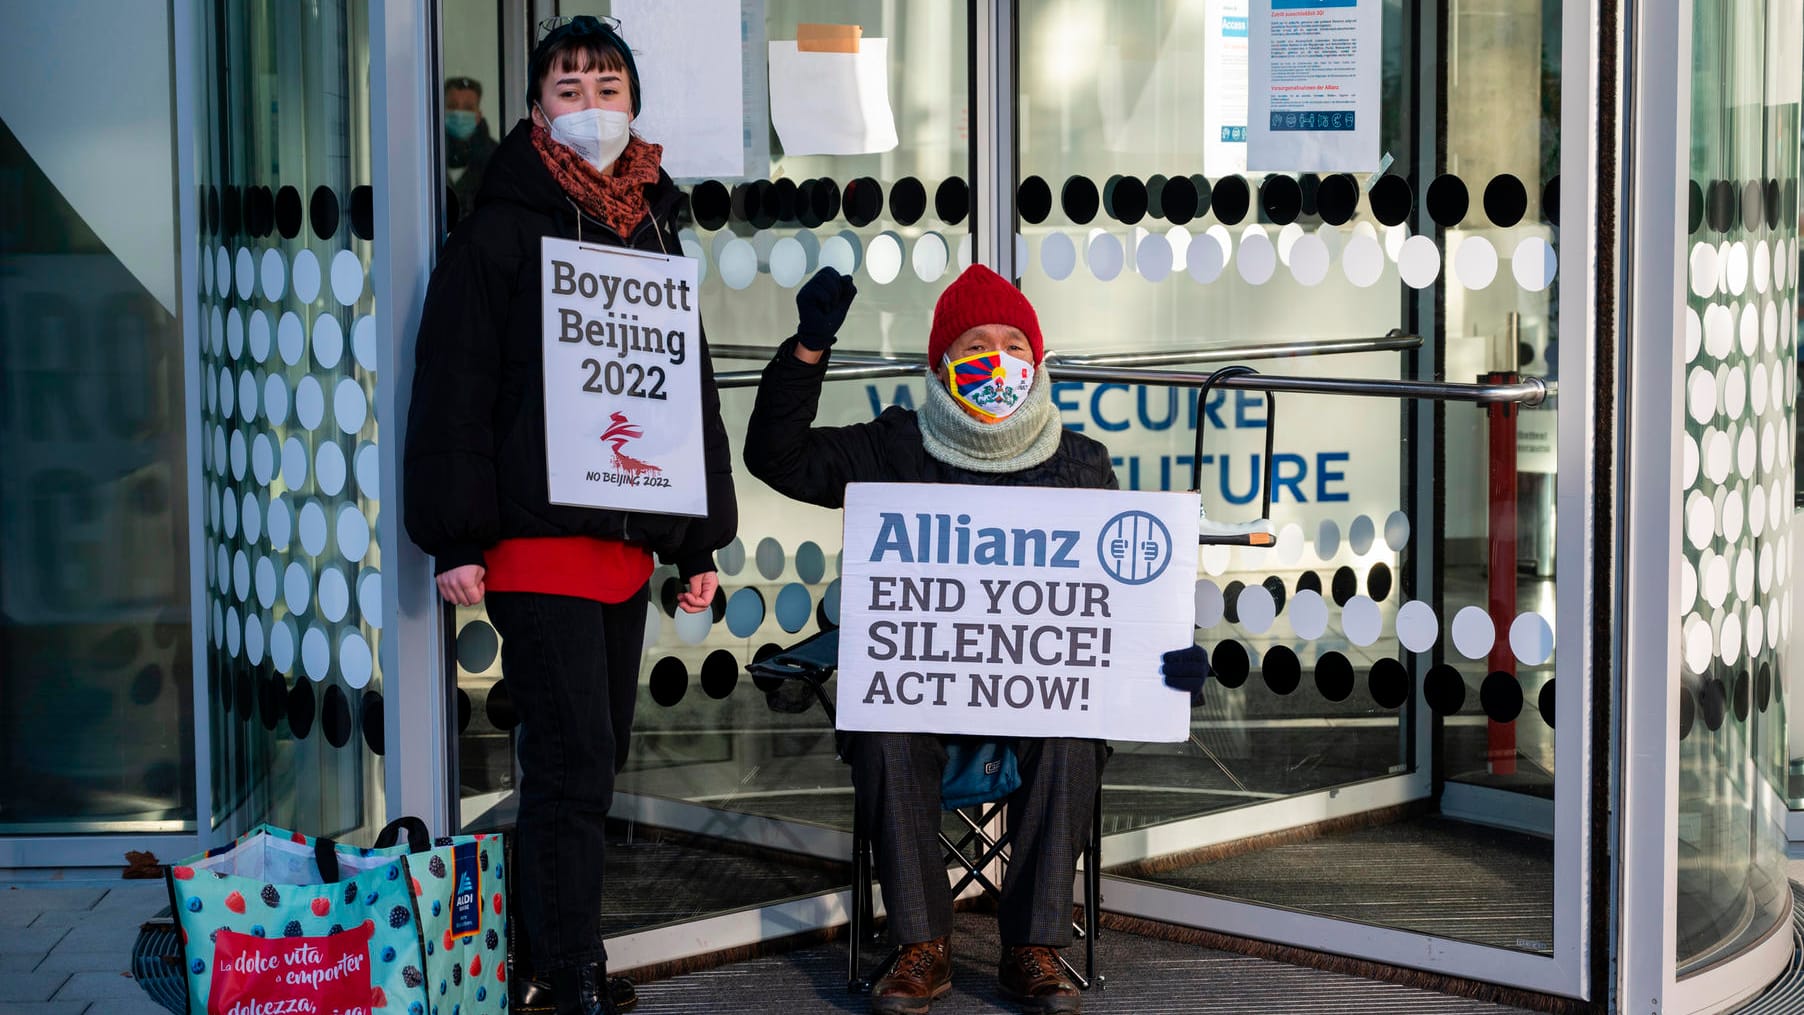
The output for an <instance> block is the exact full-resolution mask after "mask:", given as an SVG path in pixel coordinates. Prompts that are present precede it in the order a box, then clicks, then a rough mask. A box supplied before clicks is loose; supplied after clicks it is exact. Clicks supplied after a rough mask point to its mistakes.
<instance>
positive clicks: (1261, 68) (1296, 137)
mask: <svg viewBox="0 0 1804 1015" xmlns="http://www.w3.org/2000/svg"><path fill="white" fill-rule="evenodd" d="M1380 13H1381V12H1380V9H1379V0H1252V9H1251V19H1250V25H1249V28H1250V32H1249V36H1250V42H1249V47H1248V49H1249V54H1248V57H1249V59H1248V65H1249V66H1248V72H1249V73H1248V78H1249V80H1248V92H1249V94H1248V101H1247V168H1248V169H1250V170H1253V171H1256V172H1285V173H1346V172H1354V173H1369V172H1372V171H1373V170H1375V169H1377V168H1378V107H1379V98H1380V95H1379V87H1380V79H1379V70H1380V67H1379V59H1380V55H1381V54H1382V52H1383V49H1384V38H1383V31H1384V27H1383V22H1382V21H1381V19H1380Z"/></svg>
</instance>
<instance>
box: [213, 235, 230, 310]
mask: <svg viewBox="0 0 1804 1015" xmlns="http://www.w3.org/2000/svg"><path fill="white" fill-rule="evenodd" d="M213 277H214V283H215V285H216V287H217V288H218V289H219V296H220V298H221V299H230V298H231V295H232V293H231V288H232V254H231V252H230V251H228V250H226V248H224V247H220V248H218V249H216V250H214V251H213Z"/></svg>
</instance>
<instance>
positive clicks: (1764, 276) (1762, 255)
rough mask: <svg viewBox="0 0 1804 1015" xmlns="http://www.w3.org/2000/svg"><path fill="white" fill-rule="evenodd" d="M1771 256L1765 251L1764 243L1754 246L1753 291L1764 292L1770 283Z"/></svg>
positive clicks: (1768, 251) (1771, 270) (1770, 253)
mask: <svg viewBox="0 0 1804 1015" xmlns="http://www.w3.org/2000/svg"><path fill="white" fill-rule="evenodd" d="M1772 274H1773V255H1772V251H1770V250H1768V249H1767V246H1766V241H1765V240H1761V241H1760V242H1758V243H1756V244H1754V291H1755V292H1758V293H1763V292H1766V287H1767V283H1769V282H1770V281H1772Z"/></svg>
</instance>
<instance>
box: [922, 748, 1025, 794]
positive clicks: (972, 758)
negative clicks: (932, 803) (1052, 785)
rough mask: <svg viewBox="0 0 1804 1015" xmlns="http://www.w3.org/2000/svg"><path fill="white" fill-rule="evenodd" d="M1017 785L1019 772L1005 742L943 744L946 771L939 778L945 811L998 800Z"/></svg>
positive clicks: (1012, 749)
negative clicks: (944, 747)
mask: <svg viewBox="0 0 1804 1015" xmlns="http://www.w3.org/2000/svg"><path fill="white" fill-rule="evenodd" d="M1020 785H1021V772H1020V769H1019V768H1017V767H1016V764H1015V748H1014V746H1013V745H1012V744H1011V743H1010V742H1009V741H1005V740H984V739H980V738H977V737H952V738H950V739H948V740H947V741H946V771H945V773H944V774H942V775H941V776H940V806H941V807H943V808H945V809H946V810H949V811H953V810H957V809H959V808H960V807H969V806H971V805H972V804H981V803H988V802H989V801H991V800H1000V799H1002V798H1003V797H1005V796H1008V795H1009V794H1010V793H1013V792H1014V791H1015V790H1016V789H1017V788H1019V787H1020Z"/></svg>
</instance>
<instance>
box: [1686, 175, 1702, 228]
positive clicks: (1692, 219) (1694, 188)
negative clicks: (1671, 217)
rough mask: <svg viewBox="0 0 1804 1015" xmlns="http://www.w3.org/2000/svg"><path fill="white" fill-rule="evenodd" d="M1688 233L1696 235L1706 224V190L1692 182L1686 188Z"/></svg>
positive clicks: (1696, 182) (1694, 181)
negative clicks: (1699, 228) (1700, 227)
mask: <svg viewBox="0 0 1804 1015" xmlns="http://www.w3.org/2000/svg"><path fill="white" fill-rule="evenodd" d="M1685 221H1686V228H1685V231H1686V233H1688V234H1689V233H1696V232H1697V231H1698V227H1699V226H1701V225H1703V224H1704V188H1703V187H1700V186H1698V181H1696V180H1692V181H1690V183H1689V184H1688V185H1687V186H1686V188H1685Z"/></svg>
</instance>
